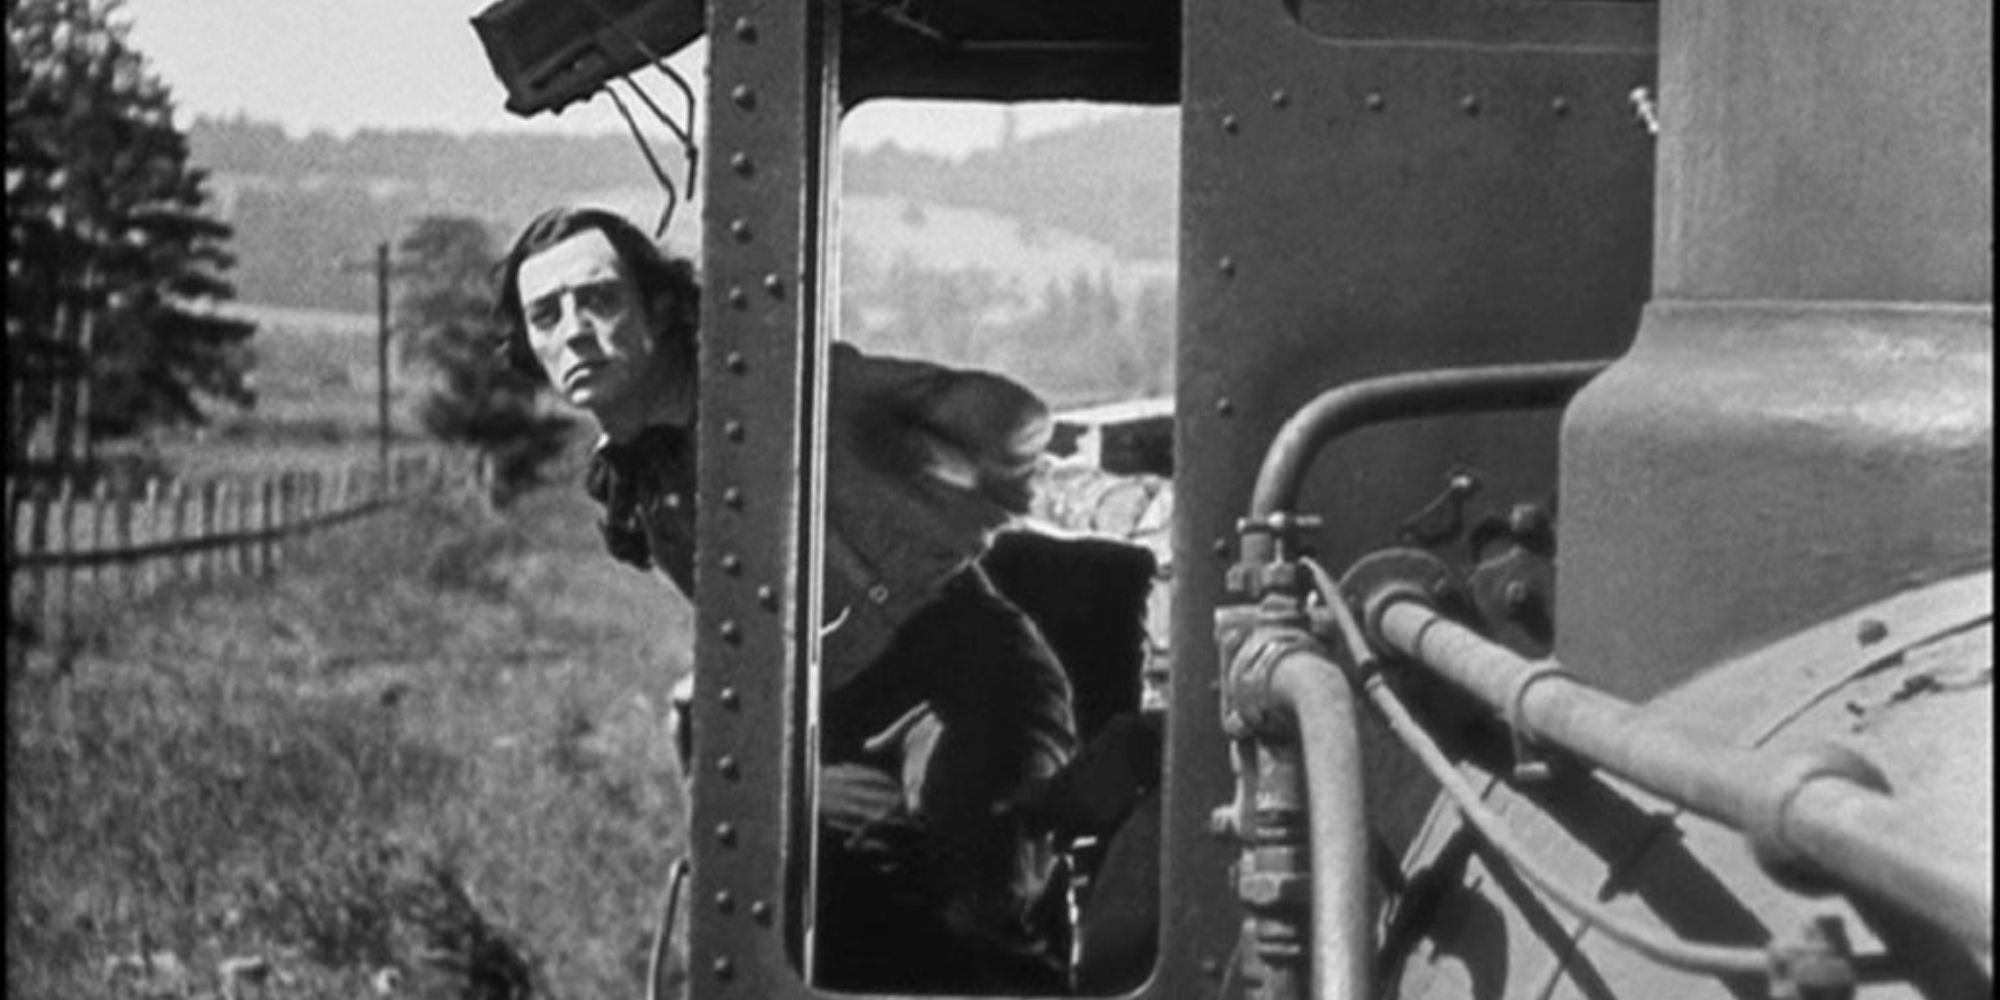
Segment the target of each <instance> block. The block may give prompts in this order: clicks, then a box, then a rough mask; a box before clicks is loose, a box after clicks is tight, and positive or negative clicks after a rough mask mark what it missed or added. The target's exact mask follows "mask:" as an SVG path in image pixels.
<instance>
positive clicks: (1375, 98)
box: [1361, 93, 1389, 111]
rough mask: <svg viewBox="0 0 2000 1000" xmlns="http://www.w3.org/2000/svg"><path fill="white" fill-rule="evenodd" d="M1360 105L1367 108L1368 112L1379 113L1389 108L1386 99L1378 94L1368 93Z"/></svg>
mask: <svg viewBox="0 0 2000 1000" xmlns="http://www.w3.org/2000/svg"><path fill="white" fill-rule="evenodd" d="M1361 103H1362V104H1363V105H1365V106H1367V108H1368V110H1370V111H1381V110H1382V109H1383V108H1386V107H1388V106H1389V100H1388V98H1385V97H1383V96H1382V95H1381V94H1379V93H1370V94H1369V95H1368V96H1367V97H1365V98H1362V101H1361Z"/></svg>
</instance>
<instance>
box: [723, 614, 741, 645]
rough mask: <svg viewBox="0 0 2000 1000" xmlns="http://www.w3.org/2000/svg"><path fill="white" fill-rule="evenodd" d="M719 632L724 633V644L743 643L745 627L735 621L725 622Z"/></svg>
mask: <svg viewBox="0 0 2000 1000" xmlns="http://www.w3.org/2000/svg"><path fill="white" fill-rule="evenodd" d="M717 631H719V632H721V633H722V641H724V642H727V643H732V644H734V643H738V642H742V641H743V626H741V625H738V624H736V621H735V620H734V619H731V620H728V621H725V622H723V623H722V625H721V627H720V628H719V629H717Z"/></svg>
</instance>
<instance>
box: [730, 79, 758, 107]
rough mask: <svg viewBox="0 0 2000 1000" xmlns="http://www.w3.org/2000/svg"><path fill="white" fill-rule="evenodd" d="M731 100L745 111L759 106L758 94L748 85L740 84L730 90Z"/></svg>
mask: <svg viewBox="0 0 2000 1000" xmlns="http://www.w3.org/2000/svg"><path fill="white" fill-rule="evenodd" d="M729 100H730V101H731V102H732V103H734V104H735V105H736V106H737V107H739V108H742V109H743V110H745V111H748V110H750V109H751V108H754V107H756V106H757V92H756V91H754V90H751V89H750V85H749V84H747V83H739V84H737V85H736V86H734V87H731V88H729Z"/></svg>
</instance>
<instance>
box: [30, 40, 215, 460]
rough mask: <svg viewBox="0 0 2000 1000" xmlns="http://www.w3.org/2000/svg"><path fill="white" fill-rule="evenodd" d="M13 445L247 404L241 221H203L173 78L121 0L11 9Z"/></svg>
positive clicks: (66, 445)
mask: <svg viewBox="0 0 2000 1000" xmlns="http://www.w3.org/2000/svg"><path fill="white" fill-rule="evenodd" d="M6 9H7V65H6V74H7V263H8V267H7V292H8V295H7V355H8V362H9V368H10V370H11V371H12V372H13V375H12V379H11V381H12V385H11V387H10V388H11V397H12V398H11V400H10V402H11V404H12V405H11V407H10V420H9V424H8V447H9V455H10V458H12V459H15V460H19V459H22V458H24V457H26V454H27V449H28V442H29V440H30V439H31V438H33V437H35V436H36V435H37V434H39V433H41V432H42V431H43V430H45V429H46V430H48V431H50V432H51V436H52V439H53V441H52V450H53V451H54V452H55V455H56V458H57V460H58V461H70V460H74V459H76V458H78V457H86V458H87V457H88V451H89V445H90V442H91V441H92V440H93V439H94V438H105V437H115V436H121V435H127V434H132V433H134V432H137V431H139V430H142V429H144V428H146V427H149V426H155V425H162V424H176V423H201V422H203V420H204V419H205V416H204V413H203V410H202V402H203V401H204V400H219V401H224V402H228V403H233V404H236V405H238V406H248V405H250V403H251V402H252V400H253V396H252V394H251V392H250V390H249V387H248V384H247V378H246V377H247V375H248V371H249V368H250V364H251V355H250V352H249V350H248V343H247V342H248V340H249V338H250V336H251V334H252V332H253V331H254V326H253V325H252V324H250V323H247V322H244V321H241V320H237V319H233V318H227V317H224V316H221V315H218V314H217V313H216V311H215V309H214V306H215V304H216V303H218V302H221V301H223V300H226V299H228V298H230V297H231V296H232V295H233V289H232V287H231V286H230V285H229V283H228V282H226V281H225V280H223V278H222V277H221V275H222V273H223V272H224V271H226V270H227V269H228V268H229V267H230V266H232V265H233V263H234V260H233V259H232V258H231V256H230V254H229V253H228V252H227V250H226V249H225V248H224V243H225V241H227V239H228V238H229V236H230V229H229V227H228V226H226V225H224V224H222V223H220V222H218V221H216V220H215V219H213V218H211V217H210V216H209V215H207V214H206V206H207V201H208V195H207V192H206V190H205V187H204V185H205V182H206V175H205V173H204V172H203V171H200V170H197V169H195V168H194V167H192V166H191V165H190V164H189V162H188V145H187V139H186V137H185V136H184V135H183V134H182V133H181V131H180V130H179V129H178V128H176V127H175V124H174V108H173V101H172V98H171V95H170V94H169V92H168V90H167V88H166V86H165V85H164V84H163V83H161V82H160V80H159V79H158V78H157V77H155V76H154V75H153V74H152V73H151V72H150V71H149V69H148V68H147V65H146V61H145V58H144V56H142V55H141V54H140V53H139V52H138V51H136V50H135V49H133V48H132V47H131V46H130V45H129V44H128V43H127V41H126V35H127V31H126V25H125V24H124V23H123V22H121V21H118V20H116V15H117V14H118V13H119V9H120V3H119V0H7V8H6Z"/></svg>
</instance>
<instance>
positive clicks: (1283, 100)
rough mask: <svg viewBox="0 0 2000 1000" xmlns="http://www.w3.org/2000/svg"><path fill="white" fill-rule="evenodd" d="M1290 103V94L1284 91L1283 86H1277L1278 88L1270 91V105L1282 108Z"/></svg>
mask: <svg viewBox="0 0 2000 1000" xmlns="http://www.w3.org/2000/svg"><path fill="white" fill-rule="evenodd" d="M1291 103H1292V95H1291V94H1289V93H1287V92H1286V91H1285V90H1284V88H1282V87H1280V88H1279V89H1277V90H1274V91H1271V106H1272V107H1274V108H1282V107H1286V106H1288V105H1290V104H1291Z"/></svg>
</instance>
